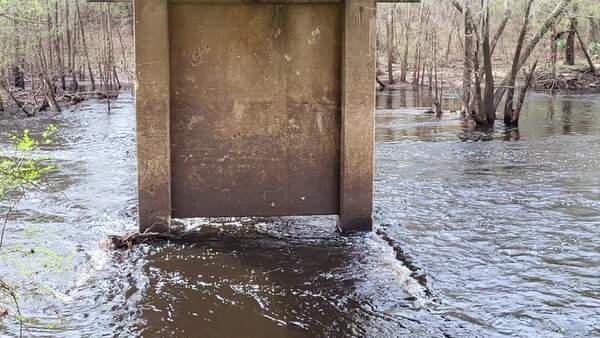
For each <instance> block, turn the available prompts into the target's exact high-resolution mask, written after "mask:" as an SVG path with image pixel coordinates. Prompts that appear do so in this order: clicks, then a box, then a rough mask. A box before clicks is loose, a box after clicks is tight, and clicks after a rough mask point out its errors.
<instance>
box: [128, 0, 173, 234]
mask: <svg viewBox="0 0 600 338" xmlns="http://www.w3.org/2000/svg"><path fill="white" fill-rule="evenodd" d="M134 11H135V36H136V41H135V63H136V75H137V79H138V81H137V85H136V98H137V101H136V119H137V158H138V162H137V165H138V201H139V202H138V203H139V206H138V208H139V212H138V215H139V216H138V217H139V219H138V223H139V226H140V232H145V231H149V232H166V231H168V230H169V227H170V220H171V155H170V153H171V141H170V85H169V84H170V79H169V23H168V0H137V1H135V2H134Z"/></svg>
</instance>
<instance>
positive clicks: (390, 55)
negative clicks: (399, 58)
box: [387, 5, 395, 84]
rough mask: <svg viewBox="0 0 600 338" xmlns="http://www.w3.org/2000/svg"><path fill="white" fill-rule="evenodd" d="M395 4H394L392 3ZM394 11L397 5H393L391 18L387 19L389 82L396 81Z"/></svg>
mask: <svg viewBox="0 0 600 338" xmlns="http://www.w3.org/2000/svg"><path fill="white" fill-rule="evenodd" d="M392 6H393V5H392ZM394 11H395V6H393V7H392V8H391V10H390V18H388V20H387V38H388V43H387V73H388V83H389V84H393V83H394V82H395V81H394V48H395V46H394V40H395V34H394V24H395V23H394Z"/></svg>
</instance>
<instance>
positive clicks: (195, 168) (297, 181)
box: [169, 3, 342, 217]
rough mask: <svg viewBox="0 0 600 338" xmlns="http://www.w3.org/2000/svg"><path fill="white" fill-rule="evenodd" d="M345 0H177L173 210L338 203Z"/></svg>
mask: <svg viewBox="0 0 600 338" xmlns="http://www.w3.org/2000/svg"><path fill="white" fill-rule="evenodd" d="M340 9H341V7H340V5H339V4H292V5H290V4H215V3H209V4H171V5H170V13H169V15H170V22H171V23H170V37H171V38H170V47H171V48H170V50H171V53H170V54H171V117H172V121H171V128H172V131H173V132H172V137H171V140H172V144H173V148H172V165H173V173H172V177H173V183H172V184H173V185H172V187H173V191H172V193H173V194H172V205H173V215H174V216H175V217H193V216H246V215H256V216H272V215H312V214H337V213H338V210H339V202H338V201H339V138H340V136H339V135H340V122H339V118H340V117H339V115H340V113H339V112H340V98H341V92H340V85H341V83H340V78H341V65H340V64H341V62H340V60H341V25H342V22H341V11H340Z"/></svg>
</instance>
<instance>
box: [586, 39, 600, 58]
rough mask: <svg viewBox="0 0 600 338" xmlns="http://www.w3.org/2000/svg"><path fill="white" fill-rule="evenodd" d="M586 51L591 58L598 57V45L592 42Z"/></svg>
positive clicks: (599, 49) (599, 47)
mask: <svg viewBox="0 0 600 338" xmlns="http://www.w3.org/2000/svg"><path fill="white" fill-rule="evenodd" d="M588 51H589V52H590V54H591V55H592V56H600V43H598V42H592V43H590V45H589V46H588Z"/></svg>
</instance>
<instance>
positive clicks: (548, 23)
mask: <svg viewBox="0 0 600 338" xmlns="http://www.w3.org/2000/svg"><path fill="white" fill-rule="evenodd" d="M453 1H455V0H453ZM571 1H572V0H560V2H559V3H558V4H557V5H556V7H554V10H553V11H552V13H550V15H549V16H548V17H547V18H546V20H544V23H543V24H542V26H541V27H540V28H539V29H538V30H537V32H536V33H535V35H534V36H533V37H532V38H531V39H530V40H529V42H528V43H527V46H525V48H524V49H523V52H522V53H521V58H520V60H519V66H518V69H521V68H523V66H524V65H525V62H527V60H528V59H529V56H531V53H532V52H533V50H534V49H535V47H536V46H537V44H538V43H539V42H540V40H541V39H542V38H543V37H544V35H546V33H547V32H548V30H550V29H551V28H553V27H554V25H555V24H556V22H557V21H558V19H559V17H560V16H561V15H562V14H563V13H564V11H565V9H566V7H567V5H568V4H570V3H571ZM515 76H516V75H515ZM512 77H513V75H512V74H508V75H507V76H506V77H505V78H504V80H502V83H501V84H500V85H499V86H498V89H497V90H496V94H495V95H494V96H495V100H494V101H495V105H496V106H498V104H499V103H500V101H501V100H502V98H503V97H504V94H505V93H506V89H507V86H508V84H509V83H511V81H513V79H512Z"/></svg>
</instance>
